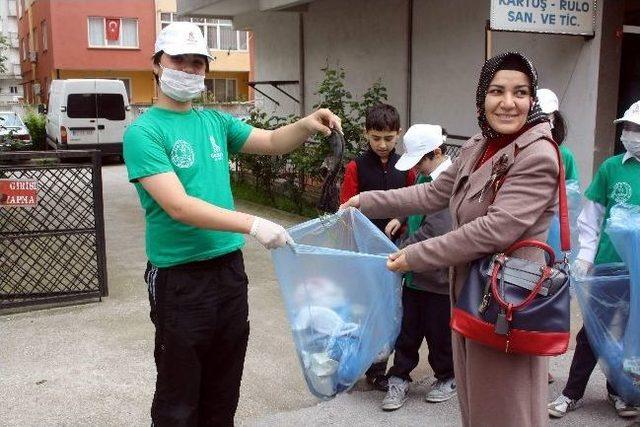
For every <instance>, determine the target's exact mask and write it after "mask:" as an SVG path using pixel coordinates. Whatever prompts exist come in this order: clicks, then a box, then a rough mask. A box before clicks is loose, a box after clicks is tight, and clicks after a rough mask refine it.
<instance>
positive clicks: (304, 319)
mask: <svg viewBox="0 0 640 427" xmlns="http://www.w3.org/2000/svg"><path fill="white" fill-rule="evenodd" d="M288 231H289V234H290V235H291V237H293V239H294V241H295V242H296V243H295V244H293V245H290V246H287V247H284V248H281V249H277V250H275V251H273V252H272V253H273V261H274V265H275V270H276V275H277V277H278V282H279V283H280V289H281V291H282V295H283V299H284V302H285V307H286V310H287V317H288V319H289V323H290V325H291V331H292V333H293V339H294V342H295V345H296V351H297V353H298V358H299V359H300V364H301V366H302V370H303V374H304V377H305V380H306V382H307V385H308V387H309V390H310V391H311V392H312V393H313V394H314V395H316V396H317V397H320V398H323V399H326V398H330V397H333V396H335V395H336V394H338V393H341V392H344V391H346V390H348V389H349V388H351V387H352V386H353V385H354V384H355V383H356V382H357V381H358V380H359V379H360V377H362V375H364V373H365V371H366V370H367V369H368V368H369V366H371V364H372V363H374V362H376V361H380V360H383V359H384V358H386V357H388V356H389V354H390V353H391V350H392V349H393V346H394V344H395V340H396V338H397V336H398V333H399V332H400V324H401V321H402V306H401V276H400V274H398V273H393V272H391V271H389V270H388V269H387V267H386V262H387V255H388V254H389V253H392V252H395V251H397V250H398V249H397V248H396V246H395V245H394V244H393V243H391V241H389V239H387V237H386V236H385V235H384V234H383V233H382V232H380V230H378V228H377V227H376V226H375V225H373V224H372V223H371V222H370V221H369V220H368V219H367V218H366V217H365V216H364V215H362V213H360V211H358V210H356V209H347V210H342V211H339V212H338V213H336V214H334V215H330V216H326V217H322V218H318V219H314V220H311V221H308V222H305V223H303V224H300V225H297V226H295V227H293V228H291V229H289V230H288Z"/></svg>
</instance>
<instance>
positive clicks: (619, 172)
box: [549, 101, 640, 417]
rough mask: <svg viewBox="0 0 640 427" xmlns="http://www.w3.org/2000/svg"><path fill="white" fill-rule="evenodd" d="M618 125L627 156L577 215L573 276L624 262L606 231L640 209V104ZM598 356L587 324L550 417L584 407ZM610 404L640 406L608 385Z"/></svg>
mask: <svg viewBox="0 0 640 427" xmlns="http://www.w3.org/2000/svg"><path fill="white" fill-rule="evenodd" d="M614 123H623V124H624V128H623V131H622V136H621V137H620V140H621V141H622V144H623V145H624V147H625V149H626V152H625V153H624V154H620V155H617V156H613V157H610V158H609V159H607V160H605V161H604V163H602V165H601V166H600V168H599V169H598V172H597V173H596V175H595V177H594V178H593V181H592V182H591V185H589V188H587V191H586V192H585V197H586V198H587V200H586V203H585V204H584V207H583V209H582V212H581V213H580V216H579V217H578V230H579V234H580V237H579V240H580V249H579V252H578V256H577V259H576V261H575V263H574V265H573V273H574V274H575V275H577V276H584V275H586V274H587V273H588V272H589V270H590V269H591V267H592V266H593V264H607V263H613V262H621V259H620V256H619V255H618V253H617V252H616V250H615V248H614V247H613V244H612V243H611V240H610V239H609V236H608V235H607V234H606V233H603V232H602V231H603V228H604V224H605V222H606V220H607V219H608V218H609V213H610V212H611V208H612V207H613V206H614V205H616V204H619V203H626V204H632V205H640V101H638V102H636V103H635V104H633V105H632V106H631V107H630V108H629V109H628V110H627V111H626V112H625V114H624V116H623V117H622V118H620V119H618V120H616V121H615V122H614ZM596 363H597V357H596V355H594V353H593V350H592V349H591V346H590V344H589V341H588V339H587V334H586V332H585V329H584V326H583V327H582V329H580V332H578V335H577V336H576V349H575V352H574V354H573V361H572V362H571V369H570V371H569V379H568V381H567V385H566V387H565V388H564V390H563V392H562V394H561V395H560V396H558V398H557V399H556V400H555V401H553V402H551V403H550V404H549V414H550V415H551V416H554V417H562V416H564V415H565V414H566V413H567V412H568V411H572V410H574V409H576V408H577V407H578V406H579V405H580V399H581V398H582V396H583V395H584V391H585V389H586V386H587V382H588V381H589V377H590V376H591V372H593V369H594V368H595V366H596ZM607 391H608V393H609V401H610V402H611V404H612V405H613V406H614V408H615V409H616V412H617V413H618V415H619V416H621V417H635V416H637V415H638V414H640V411H639V410H638V408H636V407H634V406H632V405H630V404H628V403H626V402H625V401H624V400H623V399H622V398H621V397H620V396H618V394H617V393H616V391H615V390H614V389H613V386H612V385H611V384H610V383H609V382H607Z"/></svg>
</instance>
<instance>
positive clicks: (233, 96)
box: [204, 79, 238, 102]
mask: <svg viewBox="0 0 640 427" xmlns="http://www.w3.org/2000/svg"><path fill="white" fill-rule="evenodd" d="M204 85H205V87H206V88H207V92H209V93H213V96H214V98H215V100H216V102H229V101H235V100H237V99H238V96H237V90H236V87H237V82H236V79H205V81H204Z"/></svg>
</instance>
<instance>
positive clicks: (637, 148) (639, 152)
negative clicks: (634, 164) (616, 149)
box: [620, 129, 640, 158]
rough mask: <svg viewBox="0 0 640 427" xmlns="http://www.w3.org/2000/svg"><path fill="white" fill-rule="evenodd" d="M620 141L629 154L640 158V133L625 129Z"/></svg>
mask: <svg viewBox="0 0 640 427" xmlns="http://www.w3.org/2000/svg"><path fill="white" fill-rule="evenodd" d="M620 141H621V142H622V145H624V148H625V149H626V150H627V151H628V152H629V153H631V154H632V155H633V156H635V157H639V158H640V132H636V131H631V130H626V129H625V130H623V131H622V135H621V136H620Z"/></svg>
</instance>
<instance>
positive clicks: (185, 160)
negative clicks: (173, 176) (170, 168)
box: [171, 139, 195, 169]
mask: <svg viewBox="0 0 640 427" xmlns="http://www.w3.org/2000/svg"><path fill="white" fill-rule="evenodd" d="M194 158H195V155H194V154H193V148H191V144H189V143H188V142H187V141H185V140H183V139H179V140H177V141H176V143H175V144H174V145H173V148H171V162H172V163H173V164H174V165H176V167H178V168H180V169H186V168H190V167H191V166H193V161H194Z"/></svg>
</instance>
